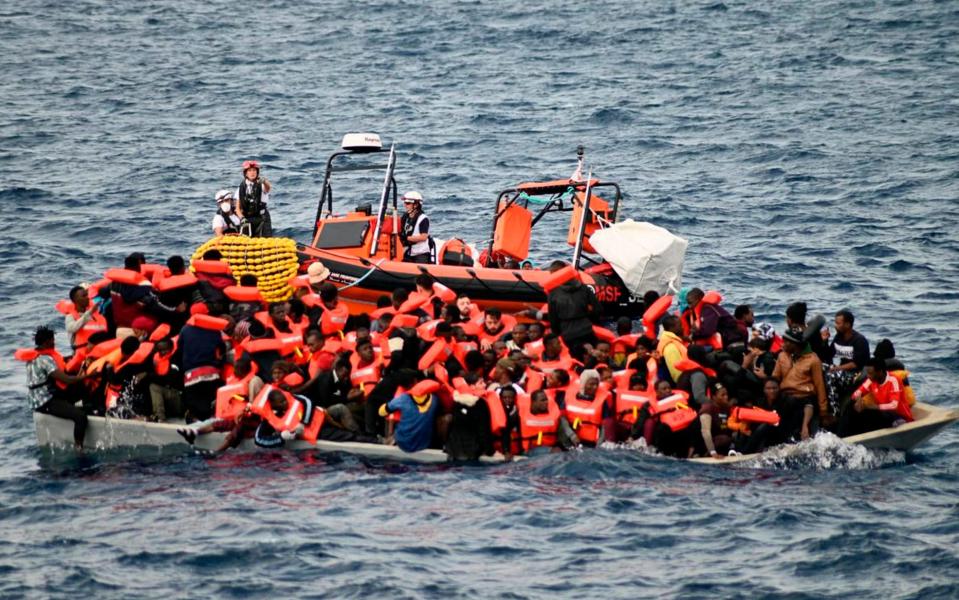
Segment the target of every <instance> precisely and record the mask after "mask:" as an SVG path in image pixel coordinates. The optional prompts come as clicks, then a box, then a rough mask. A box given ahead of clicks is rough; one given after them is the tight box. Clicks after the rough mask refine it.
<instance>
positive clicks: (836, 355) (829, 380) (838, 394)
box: [826, 310, 869, 412]
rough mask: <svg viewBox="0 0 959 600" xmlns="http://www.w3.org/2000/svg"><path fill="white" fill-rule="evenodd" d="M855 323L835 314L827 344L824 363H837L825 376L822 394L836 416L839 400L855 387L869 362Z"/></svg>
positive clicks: (845, 312)
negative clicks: (836, 360) (824, 386)
mask: <svg viewBox="0 0 959 600" xmlns="http://www.w3.org/2000/svg"><path fill="white" fill-rule="evenodd" d="M855 321H856V319H855V317H854V316H853V314H852V313H851V312H849V311H848V310H841V311H839V312H837V313H836V321H835V323H836V335H835V336H833V339H832V343H830V344H829V348H828V356H829V361H828V362H830V363H831V362H832V361H833V360H834V359H838V362H839V364H835V365H831V366H830V367H829V373H828V374H827V375H826V392H827V394H828V395H829V404H830V407H831V408H832V409H833V411H835V412H838V408H839V406H840V404H842V401H843V397H844V396H845V395H846V394H848V393H850V392H851V391H852V390H853V388H854V387H855V385H856V383H857V382H858V380H859V377H860V375H861V374H862V371H863V369H864V368H865V367H866V361H868V360H869V341H868V340H867V339H866V337H865V336H864V335H862V334H861V333H859V332H858V331H856V330H855V329H853V324H854V323H855Z"/></svg>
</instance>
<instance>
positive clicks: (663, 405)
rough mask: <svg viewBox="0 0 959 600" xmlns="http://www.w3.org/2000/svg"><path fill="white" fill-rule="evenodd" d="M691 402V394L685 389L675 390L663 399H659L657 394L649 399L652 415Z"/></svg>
mask: <svg viewBox="0 0 959 600" xmlns="http://www.w3.org/2000/svg"><path fill="white" fill-rule="evenodd" d="M687 402H689V394H688V393H686V392H684V391H683V390H673V393H672V394H671V395H669V396H666V397H665V398H663V399H662V400H659V399H657V398H656V397H655V396H654V397H653V398H651V399H650V400H649V413H650V414H652V415H660V414H663V413H666V412H670V411H673V410H676V409H678V408H682V407H683V406H686V403H687Z"/></svg>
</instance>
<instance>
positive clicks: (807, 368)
mask: <svg viewBox="0 0 959 600" xmlns="http://www.w3.org/2000/svg"><path fill="white" fill-rule="evenodd" d="M772 377H773V379H776V380H777V381H779V382H780V384H779V387H780V389H781V390H782V395H783V399H782V411H781V412H780V413H779V415H780V417H781V418H782V423H781V424H780V427H782V434H783V436H784V437H785V439H786V440H787V441H788V440H790V439H796V438H797V437H798V438H799V439H803V440H805V439H807V438H809V437H810V436H811V435H814V434H815V433H816V426H817V422H818V419H815V417H816V415H817V413H818V414H819V415H823V416H824V417H825V416H829V407H828V404H827V400H826V384H825V381H824V380H823V374H822V363H821V362H820V361H819V357H818V356H816V353H815V352H813V351H812V349H811V348H810V347H809V344H808V343H806V342H805V341H804V339H803V332H802V330H800V329H790V330H789V331H787V332H786V333H784V334H783V351H782V352H780V353H779V358H777V359H776V368H775V369H774V370H773V374H772Z"/></svg>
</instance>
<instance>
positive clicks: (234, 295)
mask: <svg viewBox="0 0 959 600" xmlns="http://www.w3.org/2000/svg"><path fill="white" fill-rule="evenodd" d="M223 295H225V296H226V297H227V298H229V299H230V300H232V301H234V302H261V303H262V302H263V295H262V294H261V293H260V289H259V288H258V287H256V286H255V285H250V286H241V285H228V286H227V287H225V288H223Z"/></svg>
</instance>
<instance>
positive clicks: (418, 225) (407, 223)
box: [400, 192, 436, 265]
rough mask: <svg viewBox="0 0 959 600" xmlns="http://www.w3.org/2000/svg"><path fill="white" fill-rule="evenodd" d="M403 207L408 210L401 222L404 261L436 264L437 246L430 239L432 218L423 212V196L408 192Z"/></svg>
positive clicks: (404, 195)
mask: <svg viewBox="0 0 959 600" xmlns="http://www.w3.org/2000/svg"><path fill="white" fill-rule="evenodd" d="M403 206H404V207H405V208H406V214H405V215H403V218H402V220H401V222H400V241H401V242H402V243H403V246H405V247H406V250H405V252H404V253H403V260H404V261H405V262H412V263H421V264H427V265H428V264H430V263H433V262H435V261H434V259H433V256H434V253H435V251H436V244H435V243H434V242H433V238H432V237H430V218H429V217H427V216H426V213H424V212H423V194H421V193H419V192H406V193H405V194H403Z"/></svg>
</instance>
